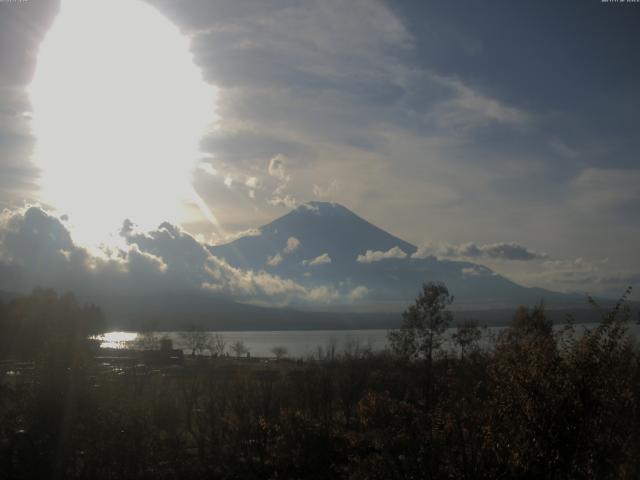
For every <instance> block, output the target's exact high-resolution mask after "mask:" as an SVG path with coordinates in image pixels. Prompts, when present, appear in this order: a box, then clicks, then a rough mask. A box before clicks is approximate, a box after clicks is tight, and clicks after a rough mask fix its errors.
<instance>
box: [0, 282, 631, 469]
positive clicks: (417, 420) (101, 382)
mask: <svg viewBox="0 0 640 480" xmlns="http://www.w3.org/2000/svg"><path fill="white" fill-rule="evenodd" d="M451 301H452V298H451V297H450V296H449V292H448V291H447V289H446V287H444V286H443V285H438V284H428V285H425V286H424V288H423V290H422V293H421V295H420V296H419V298H418V299H417V300H416V303H415V304H414V305H412V306H411V307H410V308H409V309H408V310H407V311H406V312H405V314H404V316H403V324H402V328H401V329H399V330H397V331H394V332H392V333H390V343H391V345H392V349H391V351H389V352H386V353H381V354H374V353H372V352H371V351H370V350H368V349H362V348H357V347H354V348H351V349H348V350H347V351H346V352H344V353H340V354H338V353H336V352H333V351H329V352H325V355H324V356H323V357H322V358H320V359H315V360H307V361H305V362H304V363H302V364H298V363H296V362H290V361H285V360H283V361H279V362H273V363H271V364H269V365H264V364H260V363H255V362H248V361H247V362H241V361H238V360H229V359H224V358H217V359H211V358H206V357H196V358H195V359H193V360H191V359H190V360H189V363H188V364H187V365H186V366H185V367H182V368H178V367H170V368H167V369H165V370H164V371H163V372H161V373H160V372H150V371H148V370H145V369H140V368H138V367H136V366H133V367H132V368H129V369H123V370H120V371H117V372H114V371H108V372H104V371H102V370H100V369H98V368H97V367H96V366H95V365H94V364H93V363H92V360H91V358H90V357H88V356H86V355H84V354H82V352H80V353H73V351H69V350H64V351H60V350H58V351H57V354H56V353H55V352H54V353H52V354H51V355H49V356H48V357H47V356H45V357H42V356H41V358H49V359H51V358H56V359H57V360H56V361H40V362H37V363H36V367H35V372H34V375H33V380H32V381H29V382H16V383H13V384H9V383H7V382H5V383H4V384H3V385H2V386H1V387H0V462H2V463H1V464H2V465H4V468H0V478H87V479H93V478H96V479H102V478H109V479H113V478H127V479H146V478H149V479H151V478H153V479H163V478H167V479H168V478H213V479H216V478H219V479H270V478H272V479H275V478H283V479H327V478H344V479H416V478H433V479H440V478H442V479H451V478H456V479H457V478H459V479H496V478H504V479H552V478H553V479H608V478H612V479H613V478H615V479H618V478H623V479H625V478H627V479H635V478H640V365H639V363H638V359H639V358H640V357H639V353H640V352H639V351H638V349H637V347H636V345H635V341H634V339H633V338H631V337H630V335H629V334H628V331H627V330H628V325H629V322H630V320H631V318H630V314H629V310H628V309H627V308H626V302H625V298H624V297H623V298H622V299H621V301H620V302H618V304H617V305H616V306H615V308H613V309H612V310H610V311H606V312H604V311H603V312H601V322H600V323H599V324H597V325H594V326H593V327H592V328H591V329H589V330H587V331H585V332H581V331H576V329H575V328H574V327H573V326H572V324H571V323H568V324H567V325H566V327H564V328H563V329H561V330H557V329H556V330H554V329H553V328H552V325H551V323H550V322H549V321H548V319H547V318H546V316H545V311H544V307H543V306H542V305H540V306H536V307H534V308H520V309H518V310H517V311H516V312H515V314H514V318H513V321H512V323H511V325H510V326H509V328H507V329H506V330H504V331H503V332H502V333H501V334H500V335H498V336H497V337H496V338H495V339H494V340H493V341H492V342H491V343H490V346H489V347H486V346H482V345H486V339H483V338H481V337H482V335H485V334H484V333H483V332H482V330H481V329H479V328H478V326H477V325H475V324H473V323H469V324H467V325H465V326H464V327H463V328H461V329H459V330H458V332H457V334H456V337H455V342H456V345H457V347H458V352H457V354H456V355H452V354H450V353H447V352H446V351H445V350H443V348H442V339H443V333H444V331H445V329H446V327H447V326H448V324H449V322H450V321H451V315H450V313H449V310H448V306H449V304H450V303H451ZM595 307H596V306H594V308H595ZM83 328H84V327H83ZM481 340H482V342H481ZM44 348H45V350H47V349H48V348H49V347H48V346H47V345H46V344H45V345H44ZM65 352H66V354H63V353H65Z"/></svg>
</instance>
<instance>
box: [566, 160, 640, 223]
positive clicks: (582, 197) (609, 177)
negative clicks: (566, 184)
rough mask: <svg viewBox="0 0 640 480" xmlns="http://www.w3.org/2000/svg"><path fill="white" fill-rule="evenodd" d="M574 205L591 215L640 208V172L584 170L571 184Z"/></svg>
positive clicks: (610, 169)
mask: <svg viewBox="0 0 640 480" xmlns="http://www.w3.org/2000/svg"><path fill="white" fill-rule="evenodd" d="M571 189H572V191H573V193H574V195H575V196H574V199H573V202H574V203H575V205H576V206H577V207H578V208H580V209H581V210H584V211H587V212H593V211H597V210H605V211H606V210H609V209H612V208H616V207H623V206H625V205H635V206H637V205H640V169H622V168H586V169H584V170H582V171H581V172H580V173H579V174H578V175H577V176H576V177H575V178H574V179H573V181H572V182H571Z"/></svg>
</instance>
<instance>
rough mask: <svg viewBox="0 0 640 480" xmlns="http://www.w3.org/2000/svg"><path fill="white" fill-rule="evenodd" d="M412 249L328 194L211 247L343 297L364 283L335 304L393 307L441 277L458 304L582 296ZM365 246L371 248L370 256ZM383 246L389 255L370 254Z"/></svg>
mask: <svg viewBox="0 0 640 480" xmlns="http://www.w3.org/2000/svg"><path fill="white" fill-rule="evenodd" d="M290 239H294V240H290ZM288 242H289V244H288ZM390 250H391V252H389V251H390ZM416 250H417V247H416V246H415V245H412V244H410V243H408V242H406V241H404V240H402V239H400V238H398V237H395V236H393V235H391V234H390V233H388V232H385V231H384V230H382V229H380V228H378V227H376V226H375V225H373V224H371V223H369V222H368V221H366V220H364V219H363V218H361V217H359V216H358V215H356V214H355V213H353V212H352V211H350V210H349V209H347V208H345V207H343V206H342V205H339V204H337V203H327V202H310V203H307V204H304V205H301V206H299V207H298V208H296V209H294V210H293V211H291V212H289V213H288V214H286V215H284V216H282V217H280V218H278V219H276V220H274V221H273V222H271V223H269V224H267V225H265V226H263V227H261V228H260V235H256V236H246V237H242V238H239V239H237V240H235V241H233V242H231V243H229V244H226V245H219V246H212V247H210V251H211V253H212V254H213V255H215V256H218V257H221V258H224V259H225V260H226V261H227V262H228V263H229V264H231V265H233V266H236V267H240V268H243V269H251V270H265V271H267V272H269V273H273V274H276V275H279V276H281V277H283V278H289V279H292V280H295V281H296V282H298V283H300V284H302V285H305V286H308V287H314V286H321V285H327V284H330V285H333V286H334V287H335V288H337V289H339V290H341V291H342V292H344V293H345V296H344V297H343V298H348V295H346V294H347V293H348V292H349V290H350V289H355V288H356V287H360V286H361V287H366V289H367V290H366V292H367V293H366V294H364V292H365V290H364V289H360V290H359V294H358V295H357V296H355V297H357V298H355V299H353V300H345V301H343V302H342V305H341V307H347V306H349V307H352V308H354V307H359V308H361V309H362V308H366V309H383V310H396V311H397V310H398V307H400V306H402V305H406V302H407V301H411V300H412V299H414V298H415V296H416V294H417V292H418V291H419V289H420V285H421V284H422V283H423V282H425V281H442V282H444V283H445V284H446V285H447V286H448V287H449V290H450V292H452V293H453V295H454V296H455V297H456V302H455V305H456V306H457V307H458V308H474V309H478V308H480V309H483V308H510V307H513V306H517V305H520V304H532V303H536V302H538V301H540V300H544V301H545V302H546V303H547V304H549V305H552V306H556V307H557V306H574V305H578V304H579V305H583V304H584V298H583V297H581V296H579V295H566V294H562V293H557V292H552V291H549V290H545V289H540V288H526V287H523V286H521V285H518V284H516V283H514V282H512V281H511V280H509V279H507V278H505V277H503V276H501V275H498V274H496V273H495V272H493V271H491V270H490V269H489V268H487V267H484V266H482V265H478V264H475V263H470V262H460V261H449V260H438V259H436V258H434V257H430V258H425V259H417V258H411V256H412V254H414V253H415V252H416ZM367 251H371V252H372V253H370V254H369V256H368V257H367V256H366V252H367ZM373 252H378V253H373ZM382 252H389V253H388V254H387V255H386V256H387V257H391V258H384V259H381V260H379V261H371V260H378V259H379V258H380V257H381V256H382ZM359 257H360V261H358V258H359ZM393 257H396V258H393ZM399 257H403V258H399Z"/></svg>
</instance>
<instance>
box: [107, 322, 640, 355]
mask: <svg viewBox="0 0 640 480" xmlns="http://www.w3.org/2000/svg"><path fill="white" fill-rule="evenodd" d="M594 326H595V324H577V325H575V327H576V332H577V334H578V335H579V334H580V333H581V332H583V331H584V329H585V328H593V327H594ZM505 328H506V327H489V328H486V329H484V332H483V336H482V340H481V341H480V345H481V346H483V345H484V346H487V345H489V344H490V343H491V341H492V339H494V338H495V337H496V336H497V335H498V334H499V333H500V331H501V330H504V329H505ZM555 328H556V329H560V328H562V325H557V326H555ZM456 330H457V329H455V328H450V329H449V330H447V332H446V333H445V341H444V344H443V348H445V349H447V350H454V345H453V343H452V342H451V335H453V334H454V333H455V332H456ZM387 332H388V330H305V331H297V330H286V331H255V332H252V331H245V332H219V333H220V334H221V335H222V336H223V337H224V339H225V341H226V343H227V351H230V347H231V344H233V343H234V342H237V341H242V342H243V343H244V345H245V347H246V348H247V349H248V350H249V352H250V354H251V356H254V357H273V356H274V355H273V353H272V352H271V349H272V348H273V347H275V346H281V347H284V348H286V349H287V356H288V357H290V358H306V357H309V356H317V354H318V350H319V348H320V349H322V350H323V351H326V350H327V348H335V351H336V352H343V351H344V350H345V349H354V348H360V349H362V348H370V349H371V350H372V351H374V352H380V351H383V350H385V349H386V348H388V346H389V344H388V341H387ZM210 333H212V334H215V333H218V332H210ZM629 333H630V334H631V335H632V336H633V337H635V338H636V339H637V338H639V337H640V326H638V325H636V324H630V325H629ZM138 335H139V334H137V333H135V332H109V333H107V334H105V335H103V336H102V337H99V338H100V339H101V340H102V347H110V348H126V347H129V346H135V343H136V339H137V338H138ZM154 335H155V336H157V337H158V338H161V337H169V338H171V339H172V340H173V345H174V348H181V349H183V350H185V353H190V351H188V350H187V349H188V345H187V344H186V343H185V341H184V339H183V338H182V337H181V335H180V332H158V333H155V334H154ZM206 353H207V352H205V354H206Z"/></svg>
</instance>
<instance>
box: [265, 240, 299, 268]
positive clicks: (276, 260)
mask: <svg viewBox="0 0 640 480" xmlns="http://www.w3.org/2000/svg"><path fill="white" fill-rule="evenodd" d="M299 246H300V240H298V239H297V238H296V237H289V238H288V239H287V244H286V245H285V247H284V248H283V249H282V252H278V253H276V254H275V255H272V256H270V257H267V265H269V266H270V267H277V266H278V265H280V264H281V263H282V262H283V261H284V257H285V256H286V255H290V254H291V253H293V252H294V251H295V250H296V249H297V248H298V247H299Z"/></svg>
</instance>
